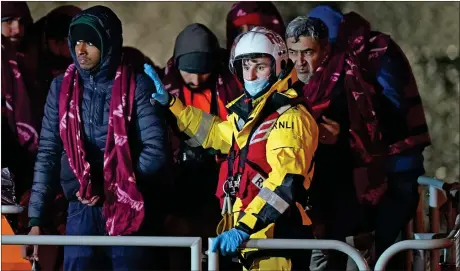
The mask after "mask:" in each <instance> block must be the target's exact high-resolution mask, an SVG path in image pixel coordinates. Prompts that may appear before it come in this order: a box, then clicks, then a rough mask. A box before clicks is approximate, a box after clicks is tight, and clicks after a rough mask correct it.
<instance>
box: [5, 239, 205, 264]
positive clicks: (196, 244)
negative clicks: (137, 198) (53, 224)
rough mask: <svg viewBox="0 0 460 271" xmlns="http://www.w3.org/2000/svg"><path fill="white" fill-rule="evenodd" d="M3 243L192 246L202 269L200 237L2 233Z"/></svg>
mask: <svg viewBox="0 0 460 271" xmlns="http://www.w3.org/2000/svg"><path fill="white" fill-rule="evenodd" d="M1 243H2V245H57V246H147V247H190V248H191V257H192V258H191V268H192V270H194V271H195V270H196V271H201V270H202V266H201V248H202V243H201V238H200V237H152V236H75V235H73V236H68V235H67V236H61V235H54V236H53V235H2V242H1Z"/></svg>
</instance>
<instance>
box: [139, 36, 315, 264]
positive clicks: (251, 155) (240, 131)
mask: <svg viewBox="0 0 460 271" xmlns="http://www.w3.org/2000/svg"><path fill="white" fill-rule="evenodd" d="M232 48H233V49H232V53H231V58H230V66H231V70H232V72H233V73H234V74H235V75H236V76H237V78H238V79H239V80H240V81H241V83H243V84H244V94H243V95H241V96H240V97H238V98H236V99H235V100H233V101H232V102H231V103H229V104H228V105H227V108H228V110H229V111H230V112H231V113H230V114H229V115H228V117H227V118H226V120H224V119H221V118H220V117H219V116H218V115H213V114H209V113H208V112H205V111H203V110H201V109H199V108H195V107H193V106H190V105H188V106H186V105H184V103H182V101H181V100H180V99H178V98H177V97H176V96H174V95H171V94H169V93H168V92H167V91H166V90H165V87H164V86H163V84H162V83H161V81H160V80H159V78H158V75H157V74H156V73H155V71H154V70H153V68H152V67H150V66H149V65H146V73H147V74H148V75H149V76H150V78H151V79H152V80H153V81H154V83H155V85H156V88H157V90H158V91H157V93H154V94H153V95H152V99H153V100H155V101H156V102H158V103H160V104H162V105H164V106H167V107H169V109H170V111H171V112H172V113H173V114H174V116H175V117H176V120H177V126H178V127H179V129H180V130H181V131H182V132H184V133H186V134H187V135H188V136H189V137H190V140H189V141H188V144H193V145H201V146H202V147H203V148H206V149H208V148H213V149H216V150H219V151H221V152H222V153H227V154H228V159H227V161H225V162H224V165H223V166H225V168H226V171H222V172H221V174H220V176H219V183H222V184H223V185H222V186H221V185H219V186H218V194H217V195H218V196H219V197H222V198H225V204H224V210H225V211H226V212H229V213H231V214H232V215H234V221H235V222H234V223H233V224H232V225H229V227H228V228H223V229H221V232H220V233H221V234H220V235H219V236H218V237H217V238H216V239H215V240H214V244H213V247H212V248H210V249H211V250H212V251H213V252H216V251H217V250H220V252H221V253H222V254H223V255H235V254H238V248H239V247H240V246H241V245H242V244H243V243H244V242H245V241H247V240H248V239H253V238H254V239H257V238H295V239H296V238H307V237H306V234H305V232H304V231H303V229H304V228H303V225H310V224H311V221H310V219H309V217H308V215H307V214H306V212H305V205H306V204H307V202H306V198H307V197H306V194H307V192H308V188H309V186H310V180H311V178H312V176H313V171H314V163H313V155H314V152H315V150H316V146H317V144H318V127H317V125H316V122H315V121H314V119H313V117H312V115H310V113H309V112H308V110H307V109H306V107H305V106H304V105H302V104H300V103H299V101H298V100H297V99H296V98H297V97H298V94H297V92H296V91H295V90H294V89H293V88H292V85H293V84H294V83H295V82H296V81H297V76H296V73H295V70H294V69H293V65H292V62H290V61H289V58H288V56H287V48H286V44H285V43H284V40H283V39H282V38H281V36H279V35H278V34H276V33H275V32H273V31H271V30H268V29H266V28H263V27H256V28H253V29H252V30H250V31H248V32H246V33H244V34H242V35H241V36H239V37H237V39H236V40H235V44H234V46H232ZM232 205H233V206H232ZM290 253H291V251H289V250H282V251H280V250H254V249H244V250H242V251H241V254H239V259H240V262H241V264H242V265H243V267H244V268H246V269H248V270H291V267H292V263H291V259H290ZM307 258H308V259H309V256H308V257H307Z"/></svg>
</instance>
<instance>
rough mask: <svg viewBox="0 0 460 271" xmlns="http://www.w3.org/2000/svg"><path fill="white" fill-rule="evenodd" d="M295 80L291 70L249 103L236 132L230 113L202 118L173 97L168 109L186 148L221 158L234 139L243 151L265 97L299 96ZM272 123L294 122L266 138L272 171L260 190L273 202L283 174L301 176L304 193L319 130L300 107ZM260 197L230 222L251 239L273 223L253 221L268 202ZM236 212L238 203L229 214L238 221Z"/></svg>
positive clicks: (264, 233)
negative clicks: (213, 151) (224, 117)
mask: <svg viewBox="0 0 460 271" xmlns="http://www.w3.org/2000/svg"><path fill="white" fill-rule="evenodd" d="M297 80H298V79H297V74H296V72H295V70H294V69H292V71H291V72H290V73H289V74H288V75H287V76H286V77H285V78H282V79H279V80H278V81H277V82H276V83H275V84H273V86H272V87H271V88H270V90H269V91H268V92H267V93H265V94H264V95H263V96H261V97H259V98H258V99H256V100H254V101H253V109H252V112H251V113H250V114H249V118H247V119H248V121H247V122H246V123H245V124H244V126H243V127H242V129H241V130H240V129H239V128H238V127H237V124H236V123H237V122H238V121H239V120H240V116H238V115H237V114H236V113H234V112H233V113H231V114H230V115H229V116H228V118H227V120H226V121H223V120H221V119H220V118H219V117H217V116H213V115H210V114H207V113H205V112H203V111H201V110H200V109H198V108H194V107H191V106H184V105H183V104H182V102H181V101H180V100H178V99H174V98H173V99H172V100H171V102H170V110H171V112H172V113H173V114H174V115H175V116H176V118H177V125H178V127H179V129H180V130H181V131H183V132H185V134H187V135H188V136H189V137H190V139H189V140H187V141H186V142H187V144H189V145H191V146H200V145H201V146H203V147H204V148H214V149H216V150H220V151H221V152H222V153H228V152H229V150H230V148H231V146H232V136H233V135H234V137H235V142H236V143H237V144H238V146H239V147H240V148H243V147H244V146H245V144H246V142H247V141H248V137H249V134H250V132H251V130H252V129H253V128H254V127H253V126H254V125H255V122H256V121H257V118H258V116H259V115H260V113H261V111H262V109H263V108H264V106H265V105H266V102H267V100H268V97H270V96H271V95H272V94H273V93H274V92H278V93H280V94H282V95H285V96H286V97H288V98H290V99H295V98H296V97H298V94H297V92H296V91H295V90H294V89H292V88H289V85H290V84H292V83H293V82H296V81H297ZM242 98H245V96H244V95H242V96H240V97H239V98H237V99H235V100H234V101H233V102H231V103H230V104H228V105H227V108H231V106H232V105H233V104H235V103H236V102H238V101H239V100H240V99H242ZM277 122H286V123H293V125H292V128H291V127H289V129H272V130H271V131H270V133H269V135H268V138H267V145H266V159H267V162H268V163H269V165H270V167H271V169H272V170H271V172H270V173H269V176H268V178H267V179H266V180H265V181H264V183H263V186H262V189H261V191H262V190H264V191H265V193H266V191H267V189H268V190H269V191H270V193H274V194H275V195H274V196H275V197H276V193H275V192H274V191H275V190H276V188H277V187H279V186H281V185H287V184H286V183H283V181H284V180H285V177H286V176H287V175H288V174H289V175H300V176H302V177H303V178H301V179H302V180H303V187H304V188H305V189H306V190H308V188H309V187H310V182H311V180H312V177H313V173H314V165H313V164H312V163H313V161H312V159H313V156H314V153H315V151H316V148H317V146H318V126H317V124H316V122H315V120H314V118H313V117H312V115H311V114H310V113H309V112H308V111H307V109H306V108H305V106H303V105H301V104H298V105H295V106H293V107H291V108H290V109H288V110H287V111H285V112H284V113H283V114H282V115H280V116H279V118H278V121H277ZM216 181H217V180H216ZM264 188H266V189H264ZM278 190H279V189H278ZM283 190H285V189H283ZM259 195H260V194H259ZM259 195H258V196H256V197H255V198H254V199H253V200H252V201H251V202H250V203H249V205H248V206H247V207H246V208H245V210H244V215H242V216H241V217H240V218H239V219H238V220H236V219H235V227H237V228H243V229H244V230H245V231H249V233H250V234H251V238H273V237H274V236H273V232H274V229H273V227H274V223H275V221H261V217H259V216H258V213H259V212H260V211H261V210H262V209H263V208H264V207H265V206H266V205H267V204H270V202H267V200H265V199H264V197H261V196H259ZM265 198H266V195H265ZM290 204H291V206H292V207H293V208H295V209H298V210H299V212H300V215H301V218H302V224H303V225H310V224H311V220H310V219H309V218H308V216H307V214H306V212H305V210H304V207H302V206H301V205H300V204H299V203H297V202H291V203H290ZM291 206H290V207H291ZM240 208H241V200H239V199H237V200H236V202H235V204H234V206H233V211H234V212H235V213H236V216H235V218H238V217H239V216H238V213H239V212H240ZM281 215H282V214H281V213H280V214H278V215H277V216H276V215H275V216H273V215H270V217H279V216H281ZM275 220H276V218H275ZM256 224H257V225H258V226H257V229H256V228H255V227H256ZM260 225H263V226H264V228H263V229H259V228H260Z"/></svg>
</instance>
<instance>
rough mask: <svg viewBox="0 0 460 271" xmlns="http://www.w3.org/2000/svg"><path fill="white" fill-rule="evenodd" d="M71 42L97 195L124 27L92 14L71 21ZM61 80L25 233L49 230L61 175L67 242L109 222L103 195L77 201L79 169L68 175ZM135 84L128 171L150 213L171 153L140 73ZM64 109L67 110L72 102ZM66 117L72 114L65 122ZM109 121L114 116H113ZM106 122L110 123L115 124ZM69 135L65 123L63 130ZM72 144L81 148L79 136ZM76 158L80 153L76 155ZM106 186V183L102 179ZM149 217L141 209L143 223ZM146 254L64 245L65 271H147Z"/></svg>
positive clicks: (50, 102) (105, 13)
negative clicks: (49, 211) (156, 184)
mask: <svg viewBox="0 0 460 271" xmlns="http://www.w3.org/2000/svg"><path fill="white" fill-rule="evenodd" d="M68 40H69V48H70V52H71V54H72V58H73V61H74V63H75V66H76V70H77V72H78V76H79V77H78V81H79V84H80V86H81V90H82V92H83V94H82V98H81V104H80V105H79V106H80V117H81V125H82V131H81V132H82V135H83V136H82V139H81V140H82V142H83V147H84V151H86V156H85V157H84V158H83V159H85V160H86V161H87V162H88V163H89V165H90V166H91V172H90V176H91V177H90V178H91V179H90V183H91V185H92V186H93V189H94V186H98V184H99V186H101V184H102V183H104V182H103V181H101V180H104V176H105V175H104V169H105V168H104V162H105V161H104V151H105V150H106V140H107V138H108V129H109V128H108V127H109V117H111V115H110V114H109V111H112V110H109V109H110V104H111V100H112V96H113V97H116V96H114V95H115V94H113V95H112V93H115V87H114V86H115V85H116V84H114V81H115V82H118V81H116V79H117V78H118V76H119V74H118V72H117V73H116V71H117V67H118V66H119V65H120V63H121V61H122V53H121V52H122V51H121V49H122V42H123V38H122V26H121V22H120V20H119V19H118V17H117V16H116V15H115V13H113V11H112V10H110V9H109V8H107V7H104V6H95V7H91V8H89V9H87V10H84V11H82V12H80V13H79V14H78V15H76V16H75V17H74V18H73V19H72V23H71V25H70V29H69V38H68ZM70 68H71V67H69V69H68V71H69V70H70ZM65 76H67V72H66V75H64V76H62V75H61V76H59V77H57V78H56V79H55V80H54V81H53V82H52V84H51V89H50V91H49V94H48V98H47V101H46V106H45V116H44V118H43V124H42V131H41V135H40V146H39V150H38V155H37V160H36V164H35V174H34V180H33V186H32V195H31V200H30V205H29V218H30V226H31V231H30V233H29V234H35V235H37V234H41V230H40V227H41V226H44V225H45V224H46V223H47V222H46V220H47V217H46V214H45V213H44V210H45V205H46V203H47V202H48V200H49V198H50V196H52V195H53V187H56V185H58V181H57V174H59V171H60V183H61V186H62V188H63V190H64V193H65V195H66V197H67V199H68V200H69V202H70V203H69V209H68V214H69V215H68V218H67V229H66V233H67V235H107V231H106V221H105V218H104V217H103V216H102V205H103V202H104V196H103V194H101V195H102V196H101V197H100V198H99V197H92V198H89V199H88V198H85V197H84V196H83V195H81V194H80V191H81V190H80V183H81V181H80V182H79V180H80V179H77V177H76V176H79V175H76V172H78V169H77V170H76V171H75V170H73V168H75V167H72V165H71V164H70V163H69V159H68V156H71V155H70V153H69V152H68V151H66V148H65V147H66V146H67V145H65V142H67V141H68V140H69V139H67V141H64V140H63V138H62V137H61V136H62V134H60V126H59V125H60V119H59V116H60V110H59V103H60V102H62V100H61V101H60V99H62V97H61V98H60V92H62V91H64V89H65V87H63V85H65V84H64V83H65V82H66V81H65V80H66V77H65ZM116 76H117V77H116ZM121 76H123V75H121ZM135 84H136V87H135V97H134V102H133V111H132V118H129V117H128V120H130V121H129V127H128V133H127V139H128V144H129V147H130V151H131V159H132V168H133V171H134V174H135V178H136V180H137V185H138V189H139V190H140V192H141V193H142V194H143V195H144V197H143V198H144V202H145V204H144V206H145V207H144V208H145V209H147V206H148V203H147V201H148V200H149V198H151V197H152V190H153V189H151V188H152V187H153V185H154V184H152V183H153V182H155V181H157V180H158V178H157V177H158V176H157V175H158V174H159V173H160V171H161V170H162V169H164V166H165V163H166V161H167V159H166V158H167V157H168V155H167V153H168V152H167V151H166V150H165V146H166V142H165V141H166V135H165V123H164V118H162V117H161V116H160V114H161V111H160V110H161V109H160V108H157V107H155V106H152V105H151V104H150V102H149V98H150V95H151V93H152V92H153V91H154V86H153V84H152V82H151V80H150V79H149V78H148V77H147V76H146V75H144V74H136V75H135ZM74 86H75V84H74ZM77 86H78V84H77ZM113 99H115V98H113ZM122 104H124V102H123V103H122ZM69 107H72V102H70V106H69ZM120 107H121V106H120ZM77 112H78V111H77ZM70 113H71V111H70V109H69V115H70ZM113 114H114V115H115V112H113ZM72 118H73V116H72ZM114 118H115V117H114ZM69 120H70V119H69ZM114 121H115V120H114ZM111 122H112V123H115V122H113V121H112V120H111ZM61 124H62V123H61ZM65 125H66V124H64V126H65ZM61 128H62V127H61ZM68 128H69V122H67V126H66V128H65V127H64V129H68ZM71 140H72V139H71ZM76 140H77V141H78V140H79V137H77V139H76ZM63 143H64V144H63ZM115 143H116V144H117V145H120V142H119V141H118V138H117V134H115ZM121 144H123V143H121ZM77 149H78V147H77ZM75 152H76V153H80V149H78V152H77V151H75ZM71 158H72V157H71ZM118 174H122V172H120V169H119V167H117V170H116V175H118ZM105 179H106V178H105ZM91 181H92V182H91ZM105 181H106V182H107V179H106V180H105ZM147 187H150V189H147ZM97 189H102V188H100V187H98V188H96V190H97ZM146 193H148V194H146ZM118 197H119V196H118ZM130 200H131V199H130ZM147 216H148V211H147V210H146V211H145V217H147ZM146 221H147V219H145V218H144V223H143V226H141V228H140V230H139V231H138V232H135V233H134V234H136V235H137V234H142V235H146V234H149V233H148V232H146V230H147V229H146V228H148V229H150V226H148V223H146ZM115 226H116V225H115ZM146 251H149V250H146V249H145V248H143V247H101V248H96V247H85V246H66V247H65V248H64V270H101V269H104V270H105V269H113V270H121V269H122V270H146V269H147V267H146V266H145V265H144V264H145V262H146V259H148V260H150V259H151V258H148V257H150V255H149V256H146ZM36 255H37V248H36V249H34V253H33V256H34V257H36Z"/></svg>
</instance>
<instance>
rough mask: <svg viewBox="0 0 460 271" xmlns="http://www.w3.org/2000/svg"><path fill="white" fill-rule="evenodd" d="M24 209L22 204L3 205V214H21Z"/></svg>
mask: <svg viewBox="0 0 460 271" xmlns="http://www.w3.org/2000/svg"><path fill="white" fill-rule="evenodd" d="M23 211H24V207H22V206H21V205H2V215H8V214H20V213H22V212H23Z"/></svg>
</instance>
